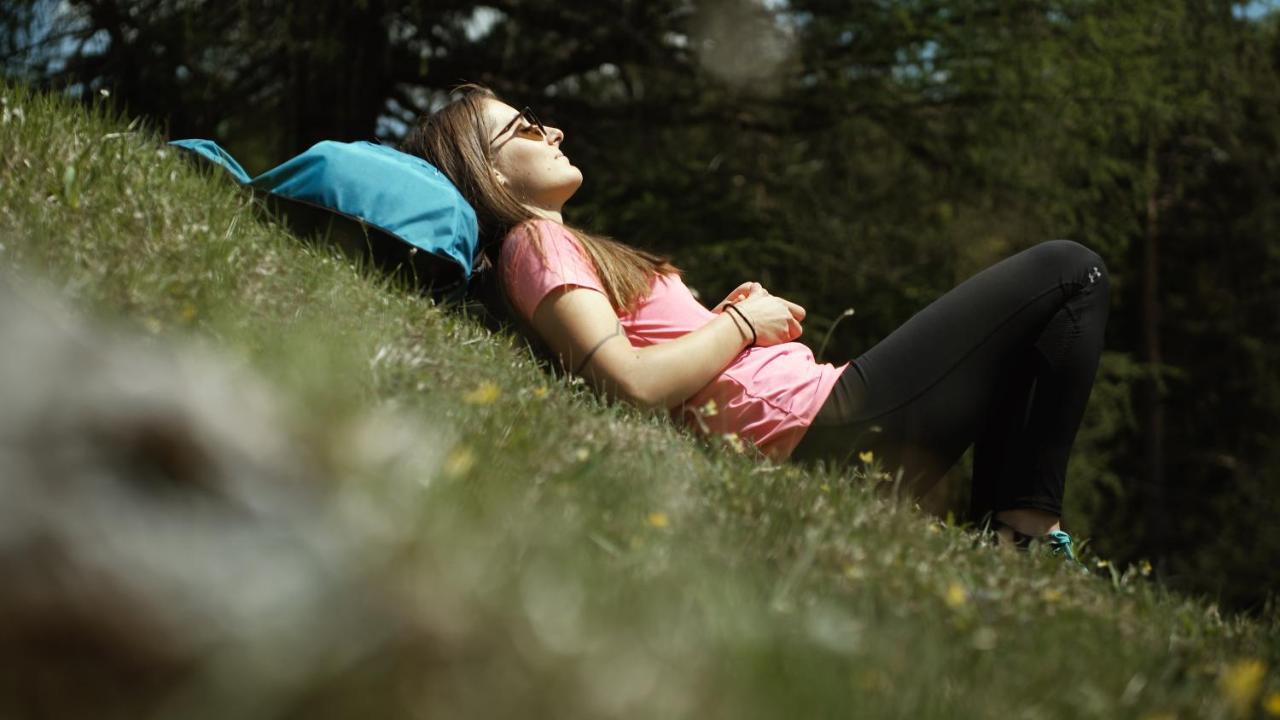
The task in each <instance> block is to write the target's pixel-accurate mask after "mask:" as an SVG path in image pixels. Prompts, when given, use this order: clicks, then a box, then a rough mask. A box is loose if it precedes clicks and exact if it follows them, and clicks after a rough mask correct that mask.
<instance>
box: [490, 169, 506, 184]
mask: <svg viewBox="0 0 1280 720" xmlns="http://www.w3.org/2000/svg"><path fill="white" fill-rule="evenodd" d="M493 179H494V180H497V181H498V184H499V185H501V186H502V187H504V188H505V187H506V186H507V176H506V175H503V174H502V173H501V172H499V171H498V169H497V168H493Z"/></svg>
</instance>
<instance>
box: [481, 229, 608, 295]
mask: <svg viewBox="0 0 1280 720" xmlns="http://www.w3.org/2000/svg"><path fill="white" fill-rule="evenodd" d="M498 263H499V265H500V266H501V267H502V276H503V277H504V278H506V281H505V282H506V288H507V297H509V298H510V299H511V304H512V305H514V306H515V308H516V310H517V311H518V312H519V313H520V314H521V315H523V316H524V317H525V318H526V319H529V318H532V317H533V311H534V310H536V309H537V308H538V303H540V302H542V299H543V298H545V297H546V296H547V294H548V293H550V292H551V291H552V290H555V289H556V288H559V287H564V286H565V285H576V286H578V287H584V288H590V289H592V290H598V291H599V292H601V293H603V292H604V285H603V284H602V283H601V282H600V276H599V275H597V274H596V269H595V266H594V265H593V264H592V263H591V259H590V258H588V257H587V256H586V254H585V253H584V252H583V250H582V245H581V244H579V242H578V239H577V238H575V237H574V236H573V235H572V234H570V233H569V232H568V231H566V230H565V228H564V226H562V225H560V224H559V223H556V222H552V221H550V220H537V221H534V222H531V223H525V224H524V225H521V226H520V227H518V228H516V229H515V230H513V231H512V232H511V235H510V236H509V237H507V239H506V241H505V242H503V244H502V252H501V254H500V255H499V256H498Z"/></svg>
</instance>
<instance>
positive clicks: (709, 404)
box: [698, 398, 720, 417]
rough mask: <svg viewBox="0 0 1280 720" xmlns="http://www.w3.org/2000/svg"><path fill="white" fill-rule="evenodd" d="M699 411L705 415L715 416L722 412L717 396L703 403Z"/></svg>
mask: <svg viewBox="0 0 1280 720" xmlns="http://www.w3.org/2000/svg"><path fill="white" fill-rule="evenodd" d="M698 412H699V413H701V414H702V416H703V417H713V416H715V415H716V414H717V413H719V412H720V408H719V407H717V406H716V400H715V398H712V399H710V400H708V401H706V402H705V403H703V405H702V407H700V408H698Z"/></svg>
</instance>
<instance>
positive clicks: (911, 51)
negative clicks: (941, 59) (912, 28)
mask: <svg viewBox="0 0 1280 720" xmlns="http://www.w3.org/2000/svg"><path fill="white" fill-rule="evenodd" d="M938 50H939V45H938V43H937V42H935V41H933V40H926V41H924V42H919V43H912V44H911V45H909V46H907V47H904V48H900V49H899V50H898V51H897V53H896V58H895V59H896V62H895V63H894V67H893V78H894V79H895V80H897V81H899V82H903V83H910V84H916V85H934V84H938V83H945V82H946V81H947V77H946V73H945V72H944V71H942V70H939V69H938V67H937V64H936V63H935V62H934V61H935V59H936V58H937V57H938Z"/></svg>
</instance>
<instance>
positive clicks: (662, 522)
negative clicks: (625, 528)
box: [649, 512, 671, 530]
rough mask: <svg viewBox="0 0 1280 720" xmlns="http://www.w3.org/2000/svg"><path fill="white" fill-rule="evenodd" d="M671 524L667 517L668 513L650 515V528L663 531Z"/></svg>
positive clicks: (652, 513)
mask: <svg viewBox="0 0 1280 720" xmlns="http://www.w3.org/2000/svg"><path fill="white" fill-rule="evenodd" d="M670 524H671V519H670V518H668V517H667V514H666V513H664V512H651V513H649V527H653V528H658V529H659V530H661V529H662V528H664V527H667V526H668V525H670Z"/></svg>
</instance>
